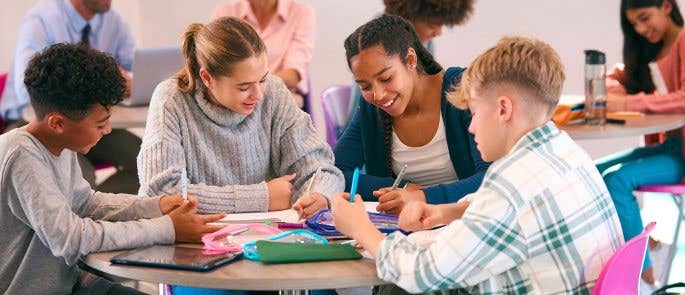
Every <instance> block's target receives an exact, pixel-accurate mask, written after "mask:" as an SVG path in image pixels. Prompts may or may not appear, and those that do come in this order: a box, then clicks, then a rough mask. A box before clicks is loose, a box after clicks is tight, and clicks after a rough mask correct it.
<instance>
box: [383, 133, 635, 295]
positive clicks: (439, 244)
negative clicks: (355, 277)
mask: <svg viewBox="0 0 685 295" xmlns="http://www.w3.org/2000/svg"><path fill="white" fill-rule="evenodd" d="M465 199H466V200H468V201H470V202H471V204H470V206H469V208H468V209H467V210H466V212H465V213H464V215H463V217H462V218H461V219H458V220H455V221H453V222H452V223H450V224H449V225H447V226H446V227H444V228H442V229H440V230H439V232H438V233H436V235H435V242H434V243H432V244H431V245H430V246H428V247H427V248H423V249H422V248H420V247H419V246H417V244H416V243H414V242H412V241H411V239H410V238H407V237H406V236H404V235H402V234H401V233H399V232H396V233H393V234H391V235H389V236H388V237H387V238H385V239H384V240H383V242H382V243H381V244H380V246H379V251H378V255H377V257H376V265H377V268H378V276H379V277H380V278H381V279H383V280H385V281H388V282H391V283H394V284H397V285H398V286H399V287H401V288H403V289H405V290H407V291H408V292H413V293H418V292H426V291H430V290H438V289H455V288H468V289H466V290H462V291H467V292H468V293H480V294H489V293H498V294H500V293H507V294H523V293H534V294H555V293H581V294H589V293H590V291H591V289H592V287H593V286H594V284H595V281H596V280H597V278H598V277H599V274H600V272H601V270H602V266H603V265H605V264H606V262H608V260H609V259H610V258H611V256H612V255H613V254H614V252H616V250H617V249H618V248H619V247H621V245H622V244H623V233H622V232H621V227H620V224H619V221H618V217H617V215H616V209H615V208H614V205H613V203H612V201H611V198H610V196H609V193H608V192H607V188H606V186H605V185H604V182H603V181H602V177H601V176H600V174H599V172H598V171H597V169H596V168H595V165H594V164H593V162H592V160H591V159H590V157H589V156H588V155H587V154H586V153H585V151H583V149H581V148H580V147H579V146H578V145H577V144H576V143H574V142H573V140H571V138H570V137H569V136H568V135H567V134H566V133H565V132H562V131H559V129H557V127H556V126H555V125H554V123H552V122H549V123H547V124H545V125H543V126H541V127H539V128H536V129H535V130H533V131H531V132H529V133H527V134H526V135H524V136H523V137H522V138H521V139H520V140H519V141H518V143H517V144H516V145H515V147H514V148H513V149H512V151H511V152H510V153H509V154H507V155H506V156H504V157H503V158H502V159H500V160H498V161H496V162H494V163H493V164H492V165H491V166H490V168H489V169H488V171H487V172H486V174H485V178H484V179H483V183H482V185H481V187H480V188H479V189H478V191H476V192H475V193H473V194H470V195H468V196H466V197H465Z"/></svg>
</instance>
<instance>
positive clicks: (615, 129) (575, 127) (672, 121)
mask: <svg viewBox="0 0 685 295" xmlns="http://www.w3.org/2000/svg"><path fill="white" fill-rule="evenodd" d="M625 120H626V123H625V124H613V123H607V124H605V125H588V124H585V123H582V124H570V125H563V126H559V129H561V130H563V131H566V133H568V134H569V135H570V136H571V138H573V139H576V140H578V139H605V138H614V137H628V136H640V135H645V134H652V133H658V132H662V131H669V130H674V129H678V128H681V127H683V126H685V115H682V114H647V115H644V116H642V117H634V118H626V119H625Z"/></svg>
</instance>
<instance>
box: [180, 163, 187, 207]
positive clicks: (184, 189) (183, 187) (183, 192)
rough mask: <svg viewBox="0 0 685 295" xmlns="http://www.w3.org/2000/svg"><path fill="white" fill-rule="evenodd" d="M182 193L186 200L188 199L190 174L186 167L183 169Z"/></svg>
mask: <svg viewBox="0 0 685 295" xmlns="http://www.w3.org/2000/svg"><path fill="white" fill-rule="evenodd" d="M181 194H182V196H183V200H184V201H186V200H188V175H187V173H186V170H185V169H183V170H181Z"/></svg>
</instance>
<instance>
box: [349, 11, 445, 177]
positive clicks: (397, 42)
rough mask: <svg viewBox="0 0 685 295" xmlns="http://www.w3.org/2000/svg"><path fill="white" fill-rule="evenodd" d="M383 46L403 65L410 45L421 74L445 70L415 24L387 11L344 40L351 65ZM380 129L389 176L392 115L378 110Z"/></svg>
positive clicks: (390, 167)
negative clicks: (417, 32) (378, 46)
mask: <svg viewBox="0 0 685 295" xmlns="http://www.w3.org/2000/svg"><path fill="white" fill-rule="evenodd" d="M377 45H381V46H382V47H383V49H385V52H386V54H388V55H389V56H392V55H399V57H400V60H401V61H402V63H403V64H406V63H407V53H408V51H409V48H412V49H414V51H415V52H416V56H417V59H418V64H417V70H418V72H419V74H421V75H434V74H437V73H440V72H441V71H442V66H440V64H439V63H438V62H436V61H435V59H434V58H433V55H431V54H430V52H428V50H427V49H426V48H425V47H424V46H423V44H422V43H421V41H420V40H419V35H417V34H416V31H415V30H414V27H412V25H411V24H410V23H409V22H407V21H406V20H404V19H403V18H401V17H399V16H396V15H390V14H384V15H381V16H380V17H378V18H375V19H373V20H371V21H369V22H367V23H366V24H364V25H362V26H361V27H359V28H357V29H356V30H355V31H354V32H353V33H352V34H351V35H350V36H348V37H347V39H345V54H346V56H347V66H348V67H350V68H352V66H351V63H350V60H351V59H352V57H354V56H357V55H359V52H360V51H362V50H364V49H367V48H371V47H374V46H377ZM377 111H378V116H379V119H380V120H379V121H380V125H381V126H380V128H381V130H382V131H383V142H384V145H385V161H386V164H387V173H388V175H393V172H392V156H391V154H392V153H391V148H392V144H391V143H392V117H391V116H390V115H388V114H387V113H386V112H384V111H382V110H380V109H378V110H377Z"/></svg>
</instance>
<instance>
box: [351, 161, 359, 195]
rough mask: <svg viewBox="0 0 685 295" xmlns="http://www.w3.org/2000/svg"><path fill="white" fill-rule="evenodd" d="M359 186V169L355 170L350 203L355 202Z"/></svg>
mask: <svg viewBox="0 0 685 295" xmlns="http://www.w3.org/2000/svg"><path fill="white" fill-rule="evenodd" d="M357 184H359V168H358V167H357V168H354V174H353V175H352V186H351V187H350V202H352V203H353V202H354V195H356V194H357Z"/></svg>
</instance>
